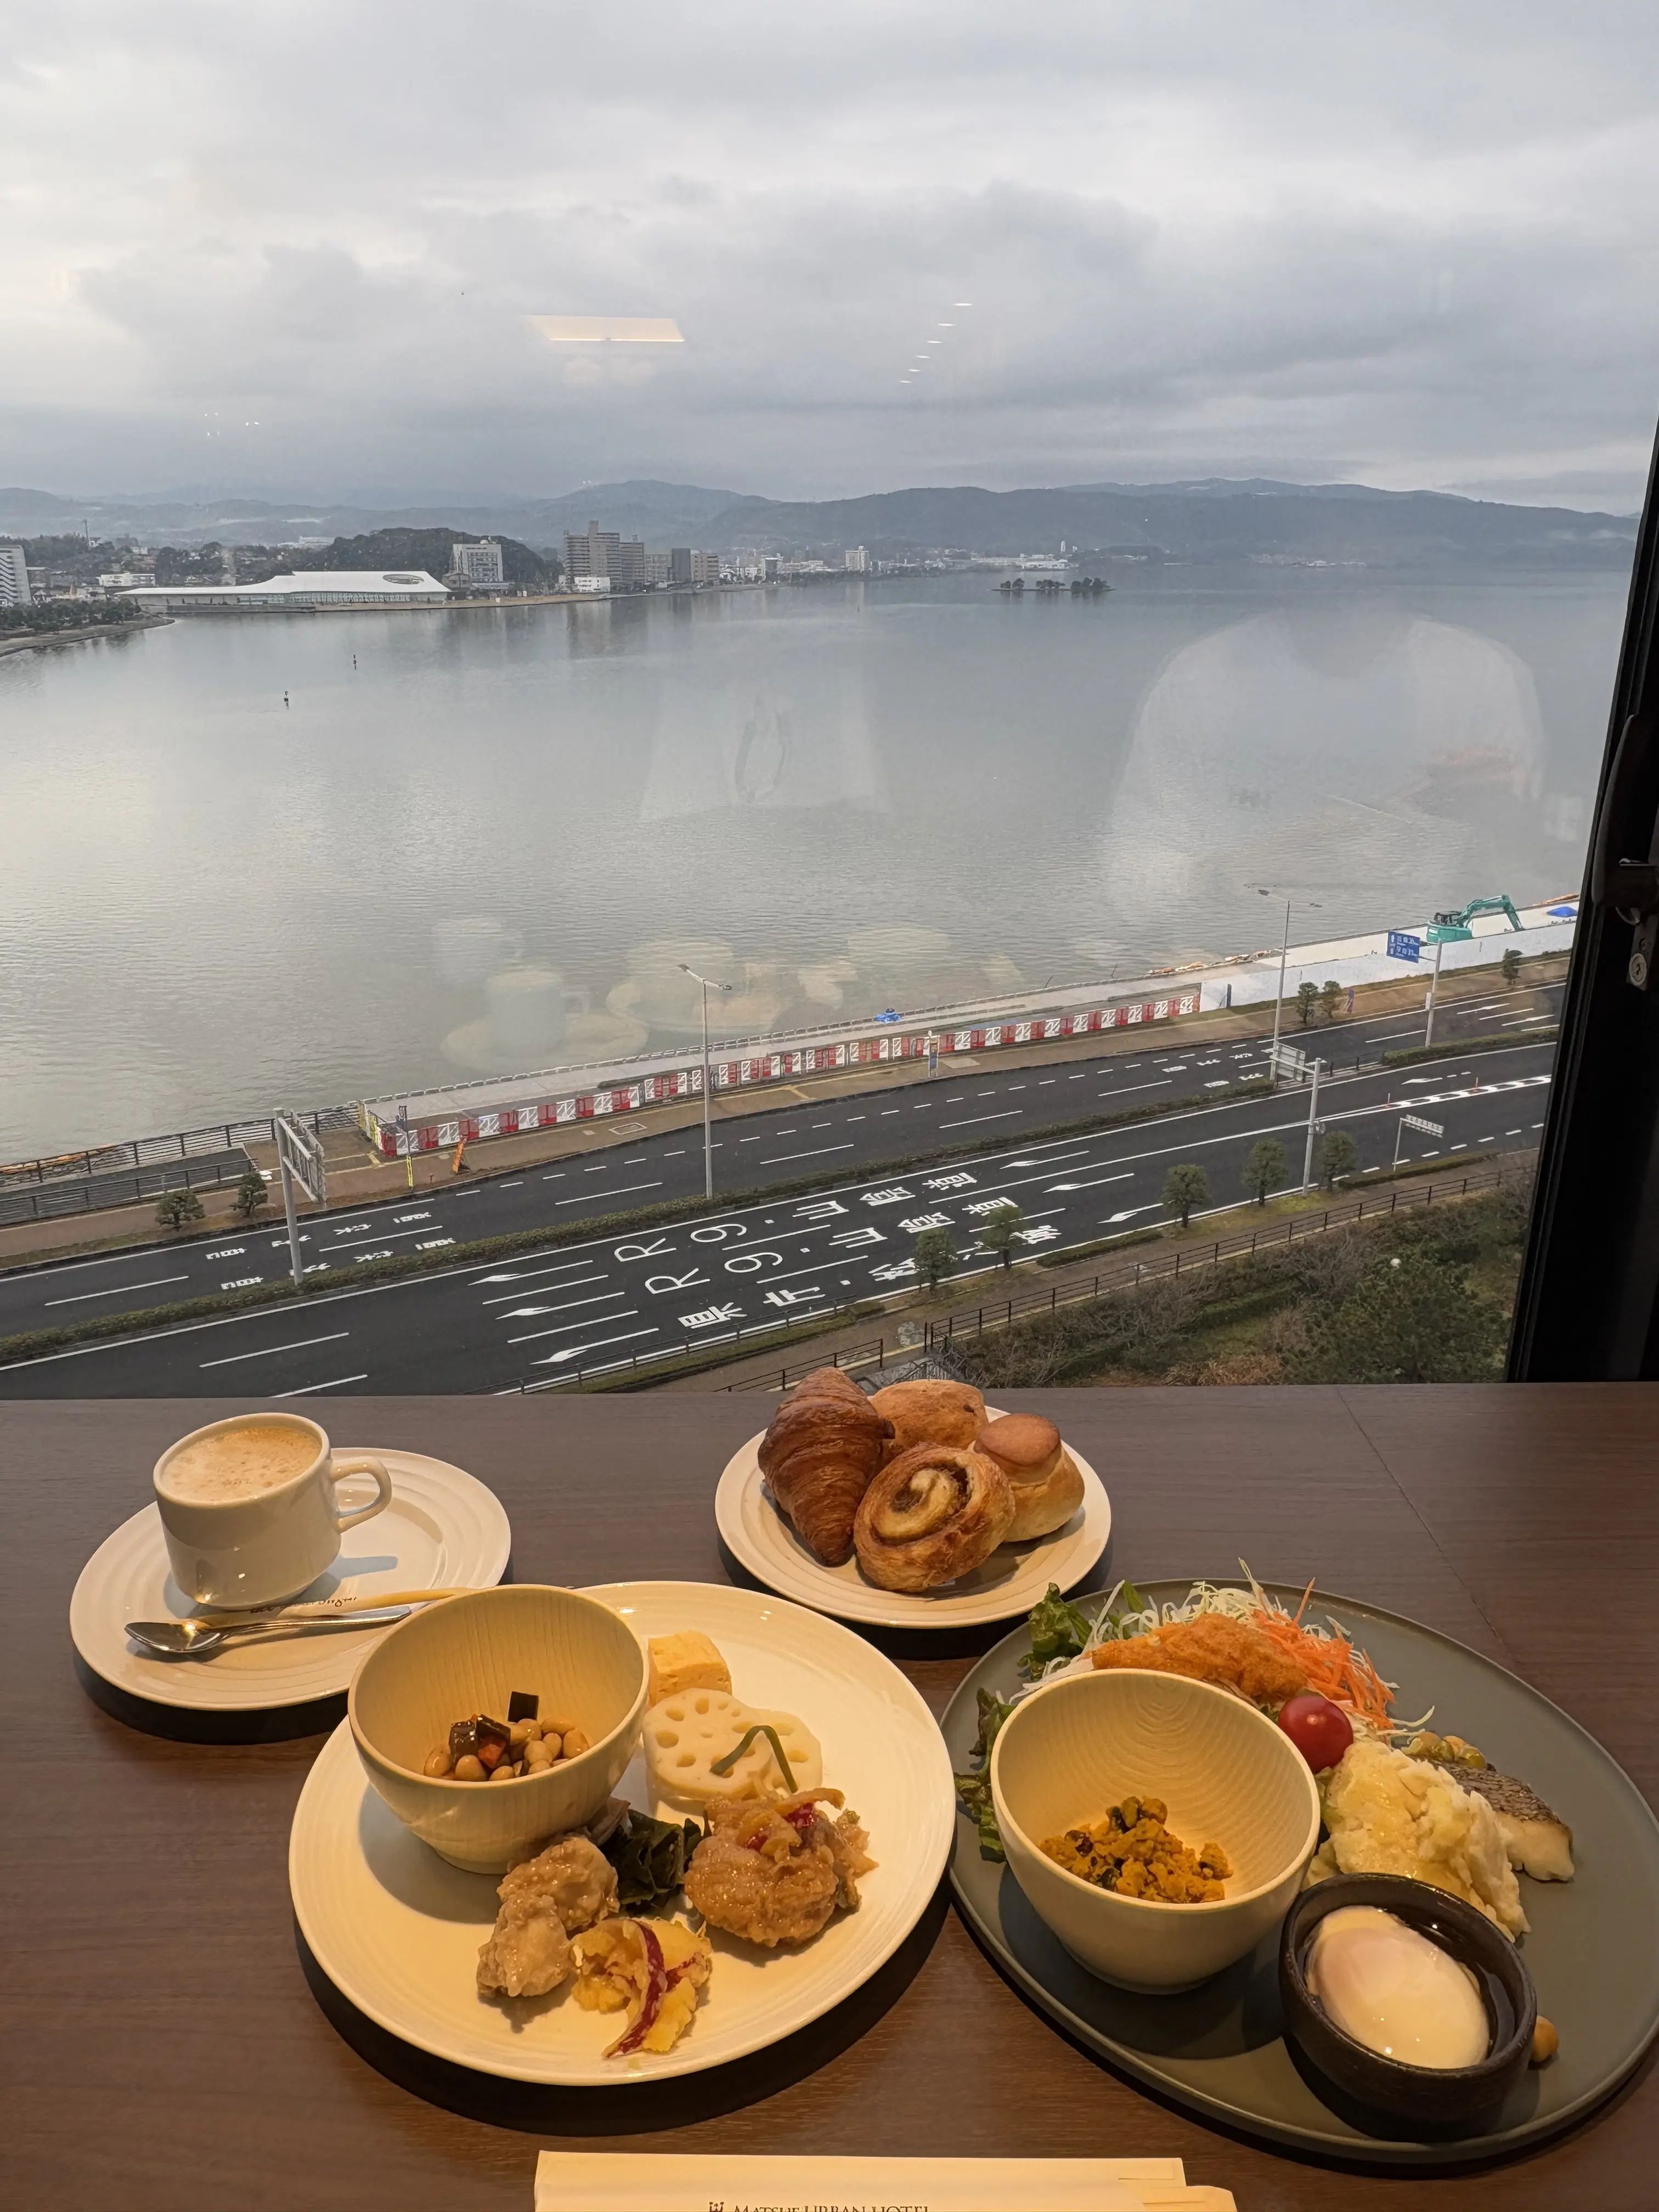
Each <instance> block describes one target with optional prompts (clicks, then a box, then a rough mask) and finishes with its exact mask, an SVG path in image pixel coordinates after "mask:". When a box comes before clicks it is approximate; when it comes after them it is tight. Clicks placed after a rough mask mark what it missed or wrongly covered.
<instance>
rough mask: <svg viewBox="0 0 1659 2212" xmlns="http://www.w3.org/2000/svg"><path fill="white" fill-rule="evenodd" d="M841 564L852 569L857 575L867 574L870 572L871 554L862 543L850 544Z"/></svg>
mask: <svg viewBox="0 0 1659 2212" xmlns="http://www.w3.org/2000/svg"><path fill="white" fill-rule="evenodd" d="M841 565H842V568H848V569H850V570H851V571H852V573H853V574H854V575H855V576H867V575H868V574H869V573H870V556H869V555H868V553H866V550H865V549H864V548H863V546H862V545H849V546H848V548H847V550H845V552H843V553H842V556H841Z"/></svg>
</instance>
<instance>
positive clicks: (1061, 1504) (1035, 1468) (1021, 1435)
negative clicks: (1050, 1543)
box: [974, 1413, 1083, 1544]
mask: <svg viewBox="0 0 1659 2212" xmlns="http://www.w3.org/2000/svg"><path fill="white" fill-rule="evenodd" d="M974 1449H975V1451H982V1452H983V1453H984V1454H985V1455H986V1457H987V1459H994V1461H995V1462H996V1463H997V1465H998V1466H999V1467H1000V1468H1001V1469H1002V1471H1003V1473H1004V1474H1006V1476H1007V1478H1008V1480H1009V1483H1010V1485H1011V1486H1012V1489H1013V1493H1014V1525H1013V1527H1012V1528H1010V1530H1009V1531H1008V1534H1007V1535H1006V1537H1005V1538H1004V1539H1003V1541H1004V1542H1005V1543H1009V1544H1020V1543H1024V1541H1025V1540H1026V1538H1027V1537H1030V1536H1052V1535H1053V1534H1054V1530H1055V1529H1056V1528H1064V1527H1065V1525H1066V1522H1068V1521H1069V1520H1070V1519H1071V1517H1072V1516H1073V1513H1075V1512H1076V1511H1077V1509H1078V1507H1079V1505H1081V1504H1082V1503H1083V1477H1082V1476H1081V1475H1080V1474H1079V1473H1078V1470H1077V1462H1076V1461H1075V1460H1073V1457H1072V1455H1071V1454H1070V1452H1068V1451H1067V1450H1066V1447H1065V1445H1064V1444H1063V1443H1061V1442H1060V1431H1059V1430H1058V1429H1057V1428H1056V1427H1055V1426H1054V1423H1053V1422H1052V1421H1045V1420H1044V1419H1043V1418H1042V1414H1041V1413H1004V1414H1003V1415H1002V1416H1001V1418H1000V1419H998V1420H994V1421H987V1423H986V1424H985V1426H984V1427H983V1428H982V1429H981V1431H980V1432H979V1434H978V1435H977V1436H976V1437H975V1438H974Z"/></svg>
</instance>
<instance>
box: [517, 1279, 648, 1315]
mask: <svg viewBox="0 0 1659 2212" xmlns="http://www.w3.org/2000/svg"><path fill="white" fill-rule="evenodd" d="M599 1279H600V1278H599V1277H598V1276H596V1277H595V1278H594V1280H595V1281H596V1282H597V1281H599ZM565 1287H566V1286H565V1285H564V1284H562V1283H561V1284H560V1285H559V1288H560V1289H561V1290H563V1289H564V1288H565ZM571 1287H572V1288H574V1287H575V1286H574V1285H572V1286H571ZM627 1296H628V1293H627V1291H625V1290H624V1291H594V1293H593V1295H592V1297H591V1298H567V1299H566V1300H565V1301H564V1303H563V1304H562V1305H556V1306H511V1307H509V1308H508V1310H507V1312H506V1313H503V1314H497V1315H496V1316H495V1318H496V1320H497V1321H536V1320H539V1319H540V1317H541V1316H542V1315H543V1314H550V1313H574V1312H575V1310H576V1309H577V1307H578V1306H602V1305H604V1304H605V1301H606V1300H607V1299H608V1298H625V1297H627Z"/></svg>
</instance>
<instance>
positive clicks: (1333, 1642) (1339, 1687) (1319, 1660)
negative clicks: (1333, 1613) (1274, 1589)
mask: <svg viewBox="0 0 1659 2212" xmlns="http://www.w3.org/2000/svg"><path fill="white" fill-rule="evenodd" d="M1311 1587H1312V1585H1311V1584H1310V1588H1311ZM1306 1603H1307V1599H1306V1598H1305V1597H1304V1599H1303V1604H1304V1605H1305V1604H1306ZM1254 1619H1255V1626H1257V1627H1258V1628H1260V1629H1261V1632H1262V1633H1263V1635H1265V1636H1267V1638H1270V1639H1271V1641H1272V1642H1273V1644H1275V1645H1276V1646H1277V1647H1278V1649H1279V1650H1280V1651H1282V1652H1283V1653H1284V1654H1285V1656H1286V1658H1288V1659H1293V1660H1294V1661H1295V1662H1296V1663H1297V1666H1298V1667H1300V1668H1301V1669H1302V1671H1303V1673H1304V1674H1306V1676H1307V1678H1308V1683H1309V1686H1310V1688H1311V1689H1315V1690H1317V1691H1319V1692H1321V1693H1322V1695H1323V1696H1325V1697H1328V1699H1330V1700H1331V1702H1332V1704H1333V1705H1346V1707H1347V1709H1348V1710H1349V1711H1350V1712H1353V1713H1358V1715H1359V1717H1361V1719H1363V1720H1366V1721H1369V1722H1370V1723H1371V1725H1372V1726H1373V1727H1375V1728H1378V1729H1386V1728H1388V1727H1389V1725H1390V1723H1389V1690H1388V1685H1387V1684H1386V1683H1385V1682H1384V1681H1383V1680H1382V1678H1381V1676H1380V1675H1379V1674H1377V1672H1376V1668H1374V1667H1373V1666H1372V1665H1371V1662H1370V1660H1369V1659H1368V1658H1367V1657H1366V1656H1365V1655H1364V1652H1363V1651H1358V1650H1355V1648H1354V1646H1353V1645H1352V1644H1351V1643H1350V1642H1349V1641H1348V1639H1347V1638H1346V1636H1341V1635H1339V1634H1338V1633H1337V1632H1335V1630H1334V1629H1333V1631H1332V1632H1331V1633H1330V1634H1329V1635H1328V1636H1315V1635H1313V1634H1312V1633H1311V1632H1310V1631H1309V1630H1307V1629H1305V1628H1304V1627H1303V1626H1301V1607H1297V1618H1296V1619H1295V1620H1290V1619H1289V1618H1287V1616H1286V1615H1285V1614H1284V1613H1280V1612H1279V1611H1277V1610H1276V1609H1275V1608H1273V1607H1269V1606H1263V1605H1258V1606H1257V1607H1256V1608H1255V1615H1254Z"/></svg>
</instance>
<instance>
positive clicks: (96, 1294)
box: [46, 1275, 190, 1306]
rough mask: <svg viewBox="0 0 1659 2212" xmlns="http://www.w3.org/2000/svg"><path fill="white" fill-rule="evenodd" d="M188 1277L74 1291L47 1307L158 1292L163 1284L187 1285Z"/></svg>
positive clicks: (153, 1277)
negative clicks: (93, 1299)
mask: <svg viewBox="0 0 1659 2212" xmlns="http://www.w3.org/2000/svg"><path fill="white" fill-rule="evenodd" d="M189 1280H190V1277H189V1276H188V1275H151V1276H150V1277H149V1279H148V1280H147V1281H145V1282H142V1283H117V1284H116V1285H114V1286H113V1288H112V1289H110V1290H107V1291H76V1292H75V1294H74V1296H73V1297H67V1298H48V1299H47V1300H46V1304H48V1305H49V1306H78V1305H84V1304H85V1303H86V1301H87V1300H88V1298H118V1297H123V1296H124V1295H125V1293H126V1292H127V1291H159V1290H160V1289H161V1285H162V1284H163V1283H187V1282H188V1281H189Z"/></svg>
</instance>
